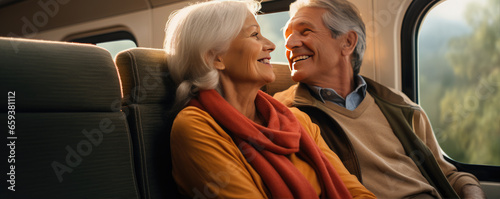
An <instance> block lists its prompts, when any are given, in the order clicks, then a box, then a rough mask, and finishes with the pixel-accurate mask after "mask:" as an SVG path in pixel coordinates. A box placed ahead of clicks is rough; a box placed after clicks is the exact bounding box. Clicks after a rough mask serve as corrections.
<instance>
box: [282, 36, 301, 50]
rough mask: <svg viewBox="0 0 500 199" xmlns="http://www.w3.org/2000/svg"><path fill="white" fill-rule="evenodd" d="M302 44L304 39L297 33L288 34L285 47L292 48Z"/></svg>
mask: <svg viewBox="0 0 500 199" xmlns="http://www.w3.org/2000/svg"><path fill="white" fill-rule="evenodd" d="M301 45H302V41H301V39H300V37H299V36H298V35H297V34H293V33H292V34H290V35H288V38H287V39H286V43H285V47H286V48H287V49H288V50H292V49H294V48H296V47H299V46H301Z"/></svg>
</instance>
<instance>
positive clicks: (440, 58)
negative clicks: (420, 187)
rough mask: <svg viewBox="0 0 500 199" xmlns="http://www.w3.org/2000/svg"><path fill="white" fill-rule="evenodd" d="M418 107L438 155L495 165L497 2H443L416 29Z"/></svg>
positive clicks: (498, 145) (498, 159) (499, 117)
mask: <svg viewBox="0 0 500 199" xmlns="http://www.w3.org/2000/svg"><path fill="white" fill-rule="evenodd" d="M418 42H419V43H418V68H419V79H418V82H419V90H420V91H419V92H420V94H419V96H420V103H421V105H422V107H423V108H424V110H426V112H427V114H428V116H429V119H430V120H431V123H432V126H433V129H434V132H435V134H436V137H437V139H438V142H439V144H440V145H441V148H442V149H443V151H444V152H445V153H446V154H447V155H448V156H449V157H451V158H452V159H454V160H456V161H459V162H464V163H472V164H487V165H500V91H499V88H500V0H453V1H444V2H443V3H441V4H439V5H438V6H436V7H435V8H433V9H432V10H431V11H430V12H429V13H428V14H427V16H426V18H425V20H424V21H423V23H422V25H421V27H420V33H419V39H418Z"/></svg>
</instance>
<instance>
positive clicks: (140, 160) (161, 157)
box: [116, 48, 179, 199]
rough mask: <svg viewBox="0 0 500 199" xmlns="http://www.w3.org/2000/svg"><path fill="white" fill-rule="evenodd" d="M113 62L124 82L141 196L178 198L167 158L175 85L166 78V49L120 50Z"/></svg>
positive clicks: (168, 157)
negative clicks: (170, 110)
mask: <svg viewBox="0 0 500 199" xmlns="http://www.w3.org/2000/svg"><path fill="white" fill-rule="evenodd" d="M116 65H117V67H118V71H119V73H120V77H121V81H122V85H123V94H124V98H123V106H124V108H123V111H124V112H125V113H126V114H127V118H128V121H129V126H130V129H131V130H130V131H131V134H132V140H133V143H134V149H135V151H134V154H135V157H136V159H135V163H136V173H137V178H138V181H139V187H140V191H141V195H142V196H143V197H144V198H147V199H149V198H177V197H179V195H178V193H177V187H176V185H175V183H174V181H173V178H172V174H171V172H172V169H171V168H172V166H171V158H170V128H171V123H172V121H173V118H174V117H175V115H173V114H172V113H170V112H169V109H170V108H171V105H172V103H173V100H174V96H175V85H174V83H173V82H172V81H171V80H170V79H169V78H168V69H167V67H166V62H165V52H164V51H163V50H160V49H151V48H134V49H129V50H126V51H123V52H121V53H119V54H118V55H117V57H116Z"/></svg>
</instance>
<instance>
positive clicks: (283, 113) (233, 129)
mask: <svg viewBox="0 0 500 199" xmlns="http://www.w3.org/2000/svg"><path fill="white" fill-rule="evenodd" d="M189 105H191V106H196V107H198V108H200V109H202V110H204V111H206V112H208V113H209V114H210V115H211V116H212V117H213V118H214V119H215V120H216V121H217V122H218V123H219V124H220V125H222V126H223V127H225V128H226V129H227V130H228V131H229V132H228V133H230V135H232V137H233V139H234V141H235V143H236V145H237V146H238V147H239V148H240V150H241V152H242V153H243V155H244V156H245V158H246V159H247V161H248V162H249V163H250V164H251V165H252V167H253V168H254V169H255V170H256V171H257V172H258V173H259V174H260V176H261V178H262V179H263V181H264V183H265V184H266V186H267V187H268V189H269V190H270V192H271V196H272V198H307V199H310V198H318V196H317V194H316V192H315V190H314V188H313V186H312V185H311V184H310V183H308V181H307V179H306V178H305V177H304V176H303V175H302V173H301V172H300V171H299V170H298V169H297V168H296V167H295V165H293V163H292V162H291V161H290V160H289V159H288V158H287V155H290V154H292V153H298V156H299V157H301V158H303V159H305V160H306V161H307V162H308V163H309V165H311V166H312V167H313V168H314V170H315V171H316V176H317V178H318V180H319V182H320V184H321V192H322V194H321V198H352V197H351V194H350V193H349V191H348V190H347V188H346V186H345V184H344V183H343V182H342V180H341V179H340V177H339V175H338V174H337V172H336V171H335V169H334V168H333V166H332V165H331V164H330V162H329V161H328V159H327V158H326V156H325V155H324V154H323V152H321V150H320V149H319V147H318V146H317V145H316V143H315V142H314V141H313V139H312V138H311V137H310V136H309V135H308V133H307V132H306V131H305V129H304V128H303V127H302V125H301V124H300V123H299V121H298V120H297V118H295V116H294V115H293V113H292V112H291V111H290V110H289V109H288V108H287V107H286V106H285V105H283V104H281V103H280V102H278V101H277V100H276V99H274V98H272V97H271V96H269V95H267V94H266V93H264V92H262V91H259V93H258V94H257V97H256V99H255V105H256V106H257V110H258V112H259V113H260V114H261V115H262V116H263V117H264V119H265V121H267V127H265V126H262V125H259V124H256V123H255V122H253V121H252V120H250V119H248V118H247V117H245V116H244V115H243V114H241V113H240V112H239V111H238V110H236V109H235V108H234V107H233V106H231V105H230V104H229V103H228V102H227V101H226V100H225V99H224V98H223V97H222V96H221V95H219V93H217V91H215V90H202V91H200V94H199V96H198V98H197V99H193V100H191V102H190V103H189Z"/></svg>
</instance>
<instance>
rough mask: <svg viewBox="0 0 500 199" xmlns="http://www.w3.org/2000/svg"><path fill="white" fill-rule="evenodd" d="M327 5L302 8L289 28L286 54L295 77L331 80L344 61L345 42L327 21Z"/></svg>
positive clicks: (315, 81) (308, 80) (313, 82)
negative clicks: (324, 15)
mask: <svg viewBox="0 0 500 199" xmlns="http://www.w3.org/2000/svg"><path fill="white" fill-rule="evenodd" d="M325 12H326V10H325V9H323V8H314V7H313V8H308V7H305V8H301V9H299V10H298V11H297V13H295V15H294V16H293V17H292V18H291V19H290V20H289V21H288V23H287V27H286V30H285V32H284V33H285V38H286V44H285V46H286V56H287V59H288V62H289V64H290V69H291V70H292V79H293V80H294V81H296V82H303V83H306V84H309V85H319V84H321V82H324V81H327V80H328V79H331V78H332V76H333V74H335V71H336V68H338V67H339V66H338V64H339V62H340V60H341V45H342V44H341V41H340V38H342V37H338V38H339V39H335V38H333V37H332V34H331V31H330V30H329V29H328V28H327V27H326V26H325V24H324V23H323V19H322V15H323V14H324V13H325Z"/></svg>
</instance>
